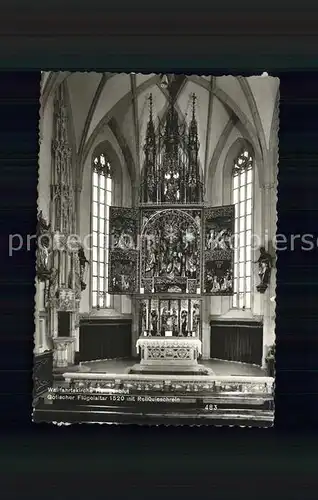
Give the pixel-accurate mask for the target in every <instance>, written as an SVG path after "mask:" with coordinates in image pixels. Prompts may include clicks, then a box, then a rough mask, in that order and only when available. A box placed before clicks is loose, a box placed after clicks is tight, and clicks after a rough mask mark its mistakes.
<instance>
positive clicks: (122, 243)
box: [108, 207, 139, 295]
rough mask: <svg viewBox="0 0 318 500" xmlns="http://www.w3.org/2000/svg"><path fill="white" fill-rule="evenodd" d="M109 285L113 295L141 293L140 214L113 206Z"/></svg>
mask: <svg viewBox="0 0 318 500" xmlns="http://www.w3.org/2000/svg"><path fill="white" fill-rule="evenodd" d="M109 227H110V247H109V285H108V291H109V293H112V294H119V295H120V294H133V293H136V292H137V291H138V287H139V283H138V260H139V249H138V234H139V211H138V210H137V209H133V208H123V207H110V215H109Z"/></svg>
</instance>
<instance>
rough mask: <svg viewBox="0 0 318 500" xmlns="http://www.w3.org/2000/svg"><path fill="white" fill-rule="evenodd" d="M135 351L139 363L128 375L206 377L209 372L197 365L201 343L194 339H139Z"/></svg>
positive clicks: (200, 352)
mask: <svg viewBox="0 0 318 500" xmlns="http://www.w3.org/2000/svg"><path fill="white" fill-rule="evenodd" d="M136 349H137V353H138V354H140V358H141V359H140V363H138V364H136V365H134V366H133V367H132V368H131V369H130V372H129V373H148V374H151V373H153V374H155V373H166V374H180V375H181V374H186V373H187V374H193V375H195V374H202V375H207V374H209V373H210V372H211V370H209V369H208V368H206V367H204V366H202V365H200V364H199V363H198V357H199V356H200V355H201V354H202V343H201V341H200V340H199V339H198V338H195V337H189V338H184V337H181V338H180V337H140V338H139V339H138V340H137V343H136Z"/></svg>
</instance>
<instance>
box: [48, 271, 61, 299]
mask: <svg viewBox="0 0 318 500" xmlns="http://www.w3.org/2000/svg"><path fill="white" fill-rule="evenodd" d="M58 280H59V273H58V270H57V269H55V268H53V269H52V271H51V274H50V278H49V284H48V288H47V295H46V299H47V301H48V302H50V301H51V300H52V299H55V298H56V297H57V291H58Z"/></svg>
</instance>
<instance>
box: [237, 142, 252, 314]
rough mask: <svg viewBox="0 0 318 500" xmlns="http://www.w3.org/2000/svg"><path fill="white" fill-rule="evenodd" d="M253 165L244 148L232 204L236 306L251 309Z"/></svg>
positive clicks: (239, 159)
mask: <svg viewBox="0 0 318 500" xmlns="http://www.w3.org/2000/svg"><path fill="white" fill-rule="evenodd" d="M253 164H254V159H253V156H252V154H251V152H250V151H249V150H248V149H247V148H243V149H241V151H240V153H239V154H238V156H237V157H236V159H235V161H234V168H233V172H232V203H233V204H234V205H235V252H234V295H233V303H232V305H233V307H234V308H238V309H243V310H244V309H250V308H251V286H252V285H251V269H252V266H251V260H252V212H253V208H252V207H253Z"/></svg>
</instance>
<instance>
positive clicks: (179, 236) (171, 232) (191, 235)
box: [141, 209, 201, 293]
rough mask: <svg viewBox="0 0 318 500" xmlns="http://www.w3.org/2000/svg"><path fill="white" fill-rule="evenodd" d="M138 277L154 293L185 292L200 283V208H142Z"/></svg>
mask: <svg viewBox="0 0 318 500" xmlns="http://www.w3.org/2000/svg"><path fill="white" fill-rule="evenodd" d="M142 220H143V230H142V238H141V277H142V279H152V280H153V287H154V292H155V293H165V292H168V293H188V292H189V282H191V289H192V290H193V289H194V288H196V287H194V286H193V283H196V284H197V287H198V286H200V260H201V259H200V255H201V239H200V238H201V230H200V211H198V210H197V211H190V210H188V211H187V210H181V209H180V210H179V209H178V210H172V209H166V210H161V211H158V212H154V211H153V210H151V211H147V210H144V211H143V216H142Z"/></svg>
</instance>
